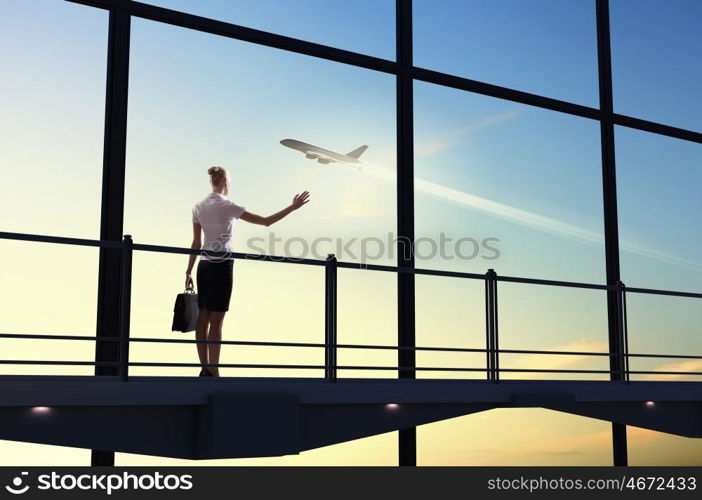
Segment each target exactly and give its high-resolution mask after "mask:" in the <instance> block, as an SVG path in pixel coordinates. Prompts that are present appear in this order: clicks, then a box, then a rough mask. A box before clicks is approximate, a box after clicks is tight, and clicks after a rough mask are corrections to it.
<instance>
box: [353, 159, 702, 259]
mask: <svg viewBox="0 0 702 500" xmlns="http://www.w3.org/2000/svg"><path fill="white" fill-rule="evenodd" d="M361 171H362V172H365V173H366V174H367V175H372V176H374V177H376V178H380V179H384V180H386V181H390V182H395V172H393V171H391V170H389V169H386V168H381V167H378V166H374V165H370V164H369V165H366V166H364V168H363V169H362V170H361ZM414 189H415V192H421V193H424V194H426V195H429V196H433V197H435V198H439V199H442V200H445V201H449V202H453V203H456V204H458V205H461V206H464V207H467V208H471V209H473V210H478V211H480V212H483V213H486V214H489V215H492V216H495V217H499V218H501V219H506V220H510V221H513V222H516V223H517V224H521V225H524V226H528V227H532V228H534V229H538V230H540V231H544V232H547V233H551V234H556V235H559V236H565V237H568V238H572V239H575V240H580V241H585V242H588V243H592V244H596V245H604V236H603V234H602V233H601V232H599V231H592V230H590V229H586V228H583V227H581V226H577V225H575V224H570V223H568V222H565V221H562V220H559V219H556V218H553V217H548V216H545V215H539V214H537V213H534V212H530V211H528V210H523V209H521V208H516V207H513V206H511V205H507V204H505V203H500V202H497V201H493V200H489V199H487V198H483V197H481V196H476V195H474V194H469V193H466V192H465V191H460V190H458V189H454V188H451V187H448V186H444V185H442V184H437V183H434V182H431V181H427V180H424V179H420V178H415V179H414ZM620 249H621V250H622V251H625V252H630V253H633V254H636V255H641V256H643V257H648V258H650V259H654V260H658V261H660V262H665V263H667V264H672V265H675V266H678V267H683V268H686V269H690V270H693V271H697V272H702V263H700V262H698V261H694V260H690V259H685V258H683V257H679V256H677V255H672V254H668V253H665V252H661V251H659V250H654V249H651V248H648V247H645V246H642V245H638V244H635V243H631V242H627V241H621V242H620Z"/></svg>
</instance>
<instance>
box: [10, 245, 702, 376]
mask: <svg viewBox="0 0 702 500" xmlns="http://www.w3.org/2000/svg"><path fill="white" fill-rule="evenodd" d="M0 239H7V240H20V241H34V242H43V243H58V244H67V245H79V246H93V247H100V248H118V249H121V252H122V280H121V290H120V311H119V313H120V332H119V336H117V337H107V336H99V335H97V336H95V337H89V336H81V335H50V334H19V333H0V338H16V339H51V340H90V341H94V342H119V361H51V360H44V361H42V360H0V364H13V365H73V366H84V365H91V366H117V367H118V371H119V377H120V379H121V380H123V381H127V380H128V372H129V367H130V366H158V367H200V366H202V365H201V364H200V363H163V362H133V361H132V362H130V361H129V345H130V343H131V342H146V343H150V342H157V343H171V344H173V343H189V344H191V343H219V344H221V345H248V346H276V347H305V348H323V349H324V354H325V356H324V360H325V361H324V365H296V364H288V365H282V364H252V363H251V364H245V363H218V364H216V365H215V364H207V365H205V366H217V367H225V368H226V367H235V368H270V369H318V370H324V378H325V379H326V381H328V382H335V381H336V380H337V372H338V370H393V371H412V372H414V371H438V372H442V371H446V372H485V375H486V378H487V380H491V381H494V382H499V380H500V373H502V372H520V373H589V374H595V373H597V374H609V375H610V376H615V375H616V376H617V377H618V379H619V380H623V381H625V382H627V383H628V382H629V379H630V375H632V374H636V375H641V374H658V375H702V372H694V371H660V370H630V369H629V359H630V358H663V359H702V356H696V355H686V354H653V353H630V352H628V350H629V345H628V332H627V313H626V296H627V293H640V294H657V295H669V296H676V297H691V298H702V293H693V292H678V291H672V290H657V289H649V288H629V287H626V286H625V285H624V284H623V283H622V282H619V283H617V284H616V285H601V284H593V283H578V282H570V281H557V280H545V279H536V278H523V277H515V276H500V275H498V274H497V273H496V272H495V271H494V270H493V269H489V270H488V271H487V272H486V273H485V274H476V273H467V272H458V271H442V270H435V269H419V268H413V267H400V266H386V265H377V264H366V263H363V264H361V263H353V262H341V261H338V260H337V259H336V257H335V256H334V255H332V254H330V255H329V256H328V257H327V259H326V260H317V259H306V258H292V257H282V256H273V255H261V254H249V253H240V252H214V251H207V254H208V255H211V256H229V257H234V258H235V259H245V260H258V261H268V262H280V263H291V264H298V265H310V266H323V267H324V269H325V322H324V325H325V336H324V343H309V342H266V341H233V340H198V339H193V340H190V339H174V338H173V339H159V338H150V337H131V336H130V302H131V281H132V255H133V252H134V251H135V250H137V251H145V252H160V253H177V254H188V255H201V254H202V253H203V251H202V250H197V249H192V248H182V247H170V246H161V245H147V244H140V243H134V242H133V241H132V237H131V236H130V235H125V236H124V239H123V240H122V241H121V242H117V241H106V240H92V239H81V238H66V237H58V236H45V235H36V234H24V233H9V232H0ZM339 268H346V269H365V270H371V271H380V272H392V273H411V274H415V275H429V276H444V277H456V278H465V279H475V280H483V281H484V283H485V318H486V327H485V332H486V340H485V342H486V347H485V349H480V348H463V347H437V346H430V347H429V346H402V345H365V344H339V343H338V342H337V308H336V306H337V270H338V269H339ZM500 281H502V282H514V283H525V284H532V285H545V286H558V287H571V288H581V289H593V290H603V291H607V292H612V293H614V294H615V297H616V302H617V328H616V346H617V349H616V352H585V351H545V350H528V349H500V348H499V342H498V341H499V331H498V301H497V299H498V287H497V284H498V282H500ZM338 349H377V350H394V351H399V350H413V351H433V352H464V353H484V354H485V355H486V367H484V368H470V367H426V366H339V365H338V363H337V351H338ZM500 354H539V355H541V354H544V355H559V356H593V357H597V356H599V357H607V358H614V359H617V360H618V366H619V367H620V368H619V369H618V370H614V369H610V370H587V369H555V368H548V369H547V368H544V369H540V368H500Z"/></svg>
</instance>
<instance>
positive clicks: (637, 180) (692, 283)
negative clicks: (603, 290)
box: [615, 127, 702, 292]
mask: <svg viewBox="0 0 702 500" xmlns="http://www.w3.org/2000/svg"><path fill="white" fill-rule="evenodd" d="M615 135H616V154H617V186H618V194H617V196H618V200H617V204H618V210H619V234H620V247H621V257H620V260H621V274H622V280H623V281H624V283H626V284H627V285H628V286H632V287H646V288H664V289H672V290H683V291H691V292H702V259H701V258H700V255H702V234H701V233H700V231H699V227H700V224H701V223H702V219H701V218H700V214H702V196H700V194H701V191H700V183H701V182H702V145H700V144H697V143H693V142H688V141H682V140H678V139H672V138H670V137H665V136H661V135H656V134H650V133H648V132H641V131H638V130H633V129H629V128H626V127H617V128H616V130H615Z"/></svg>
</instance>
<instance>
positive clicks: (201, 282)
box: [197, 259, 234, 311]
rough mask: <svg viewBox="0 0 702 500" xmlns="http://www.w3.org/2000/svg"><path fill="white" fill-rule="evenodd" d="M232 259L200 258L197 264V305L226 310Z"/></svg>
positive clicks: (230, 294)
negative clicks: (214, 259) (213, 259)
mask: <svg viewBox="0 0 702 500" xmlns="http://www.w3.org/2000/svg"><path fill="white" fill-rule="evenodd" d="M233 275H234V260H232V259H229V260H221V261H212V260H202V259H200V262H199V263H198V265H197V305H198V307H199V308H200V309H208V310H210V311H228V310H229V299H231V297H232V282H233Z"/></svg>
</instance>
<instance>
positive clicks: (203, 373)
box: [199, 367, 212, 377]
mask: <svg viewBox="0 0 702 500" xmlns="http://www.w3.org/2000/svg"><path fill="white" fill-rule="evenodd" d="M199 376H200V377H211V376H212V374H211V373H210V372H209V371H208V370H206V369H205V368H204V367H203V368H202V369H201V370H200V375H199Z"/></svg>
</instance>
